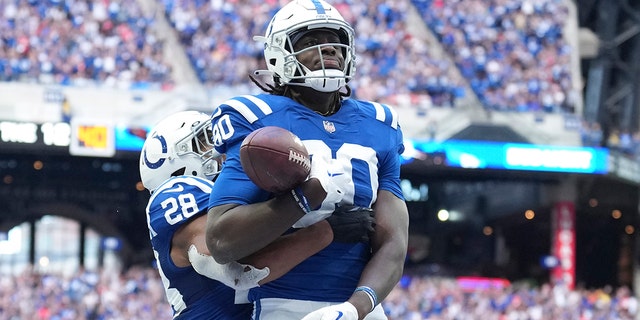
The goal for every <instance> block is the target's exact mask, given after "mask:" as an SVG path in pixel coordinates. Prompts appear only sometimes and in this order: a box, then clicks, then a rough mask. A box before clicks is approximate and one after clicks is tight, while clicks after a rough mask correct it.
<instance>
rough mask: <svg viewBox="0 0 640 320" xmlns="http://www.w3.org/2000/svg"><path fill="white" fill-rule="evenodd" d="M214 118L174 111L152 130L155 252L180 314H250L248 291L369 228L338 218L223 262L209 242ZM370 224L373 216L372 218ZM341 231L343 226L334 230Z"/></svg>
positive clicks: (148, 146) (149, 159) (150, 212)
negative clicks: (336, 241)
mask: <svg viewBox="0 0 640 320" xmlns="http://www.w3.org/2000/svg"><path fill="white" fill-rule="evenodd" d="M210 128H211V121H210V117H209V116H208V115H206V114H204V113H201V112H196V111H185V112H179V113H176V114H173V115H171V116H169V117H167V118H166V119H164V120H162V121H161V122H160V123H158V125H156V127H154V129H153V130H152V132H151V133H150V134H149V137H148V138H147V140H146V141H145V143H144V146H143V148H142V152H141V155H140V176H141V178H142V182H143V184H144V186H145V187H146V188H147V189H148V190H149V191H151V197H150V199H149V203H148V206H147V209H146V212H147V222H148V227H149V232H150V237H151V244H152V248H153V253H154V255H155V258H156V261H157V265H158V271H159V272H160V275H161V278H162V281H163V284H164V288H165V292H166V296H167V300H168V301H169V303H170V304H171V306H172V308H173V311H174V319H223V320H224V319H232V320H233V319H250V318H251V312H252V309H253V306H252V305H251V304H249V303H248V300H247V297H246V294H247V292H246V290H247V289H249V288H251V287H255V286H258V285H260V284H262V283H265V282H268V281H270V280H272V279H274V278H277V277H279V276H281V275H282V274H284V273H285V272H287V271H288V270H290V269H291V268H292V267H293V266H295V265H296V264H298V263H299V262H300V261H302V260H304V259H305V258H307V257H309V256H310V255H311V254H313V253H316V252H318V251H319V250H320V249H322V248H324V247H325V246H327V245H328V244H329V243H330V242H331V241H332V239H334V238H335V237H338V238H341V237H343V236H341V234H343V233H344V234H352V233H355V234H361V235H362V234H366V231H368V230H367V228H368V227H367V226H366V225H365V227H364V228H360V231H358V228H350V227H349V225H350V224H352V221H351V220H345V219H342V220H340V218H337V219H335V220H332V221H330V222H329V223H326V224H315V225H313V226H310V227H308V228H305V229H304V231H303V232H298V233H296V234H291V235H287V236H283V237H280V238H278V239H276V241H274V242H273V243H271V244H270V245H269V246H267V247H266V248H265V249H263V250H261V251H260V252H257V253H256V254H254V255H252V256H251V257H249V258H247V259H245V261H246V263H251V264H253V265H255V266H258V267H253V266H252V265H249V264H240V263H238V262H231V263H227V264H224V265H223V264H219V263H217V262H215V260H213V258H212V257H211V255H210V254H209V250H208V249H207V247H206V244H205V240H204V239H205V226H206V219H207V215H206V212H207V208H208V202H209V194H210V192H211V189H212V187H213V182H212V180H213V178H214V177H215V176H216V175H217V173H218V168H219V166H220V160H221V159H222V157H221V156H220V154H218V153H217V152H215V151H213V150H212V145H211V143H210V142H209V141H210V140H209V139H210V137H211V130H210ZM364 221H365V224H366V222H367V220H364ZM334 231H335V232H334Z"/></svg>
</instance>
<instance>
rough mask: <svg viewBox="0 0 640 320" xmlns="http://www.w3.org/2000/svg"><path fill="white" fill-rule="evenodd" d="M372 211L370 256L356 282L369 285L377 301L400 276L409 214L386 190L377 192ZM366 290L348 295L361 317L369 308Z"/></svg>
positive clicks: (406, 239)
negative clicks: (372, 232) (374, 227)
mask: <svg viewBox="0 0 640 320" xmlns="http://www.w3.org/2000/svg"><path fill="white" fill-rule="evenodd" d="M374 211H375V213H376V229H375V232H374V234H373V236H372V238H371V247H372V251H373V256H372V257H371V259H370V260H369V262H368V263H367V266H366V267H365V269H364V271H363V273H362V276H361V277H360V282H359V284H358V285H359V286H366V287H368V288H370V289H371V291H372V293H373V295H374V296H375V300H377V301H376V303H380V302H381V301H382V300H384V298H386V297H387V295H388V294H389V292H391V290H392V289H393V287H394V286H395V285H396V284H397V283H398V281H399V280H400V277H402V273H403V270H404V261H405V259H406V255H407V246H408V241H409V240H408V239H409V236H408V234H409V230H408V229H409V214H408V212H407V207H406V204H405V203H404V201H402V200H401V199H399V198H397V197H396V196H394V195H393V194H392V193H390V192H387V191H381V192H380V193H379V194H378V200H377V202H376V205H375V208H374ZM367 290H368V289H367ZM367 290H364V291H362V290H360V291H357V292H354V294H353V295H352V296H351V298H350V299H349V302H351V303H352V304H353V305H354V306H355V307H356V309H358V314H359V315H360V318H361V319H362V318H363V317H364V316H365V315H366V314H367V313H369V312H370V311H371V309H372V305H371V299H370V295H367V293H366V291H367ZM374 307H375V306H374Z"/></svg>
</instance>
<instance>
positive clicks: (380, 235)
mask: <svg viewBox="0 0 640 320" xmlns="http://www.w3.org/2000/svg"><path fill="white" fill-rule="evenodd" d="M254 39H256V40H259V41H260V42H262V43H263V45H264V56H265V61H266V64H267V68H268V70H259V71H256V75H258V76H259V75H267V76H269V77H270V80H269V81H267V82H261V81H259V80H258V79H257V78H256V77H251V78H252V80H253V81H254V83H256V84H257V85H258V86H259V87H260V88H261V89H263V90H264V91H266V92H267V93H265V94H258V95H244V96H238V97H234V98H232V99H229V100H228V101H225V102H223V103H222V104H221V105H219V106H218V107H217V108H216V109H215V110H214V112H213V114H212V123H213V128H212V129H213V141H214V145H215V148H216V150H217V151H218V152H220V153H226V154H227V160H226V163H227V164H228V165H225V167H224V169H223V170H222V171H221V173H220V175H219V177H218V180H217V181H218V182H217V184H216V185H215V186H214V188H213V191H212V193H211V198H210V203H209V204H210V207H211V208H210V210H209V220H208V226H207V246H208V248H209V250H210V251H211V253H212V254H213V256H214V258H215V259H216V260H217V261H218V262H221V263H227V262H230V261H234V260H237V259H238V258H240V257H243V256H245V255H248V254H250V253H252V252H254V251H256V250H258V249H259V248H261V247H262V246H264V245H266V244H267V243H270V242H271V241H273V239H275V238H276V237H278V236H280V235H281V234H284V233H287V234H295V233H296V230H300V229H298V227H303V226H308V225H313V223H315V222H317V221H322V220H323V219H325V218H327V217H328V216H331V215H332V214H333V215H335V214H336V212H340V209H339V208H342V207H344V206H345V205H355V206H357V207H371V208H373V210H374V212H375V217H376V230H375V232H374V234H373V235H372V237H371V238H370V241H362V242H358V243H343V242H340V241H333V242H332V243H331V244H330V245H329V246H328V247H327V248H325V249H323V250H321V251H320V252H318V253H317V254H314V255H313V256H311V257H309V258H308V259H306V260H305V261H303V262H302V263H300V264H299V265H297V266H296V267H295V268H293V269H292V270H291V271H289V272H288V273H286V274H285V275H284V276H282V277H280V278H278V279H276V280H274V281H272V282H269V283H267V284H265V285H262V286H260V287H256V288H252V289H250V291H249V292H250V293H249V298H250V300H251V301H252V302H253V303H254V304H255V313H254V319H261V320H270V319H274V320H286V319H301V318H303V317H305V316H306V317H305V319H338V318H339V319H341V320H350V319H363V318H366V319H386V316H385V314H384V311H383V310H382V307H381V306H380V305H379V303H380V301H381V300H382V299H384V298H385V297H386V296H387V295H388V294H389V292H390V291H391V290H392V288H393V287H394V285H395V284H396V283H397V282H398V281H399V279H400V277H401V275H402V272H403V267H404V261H405V258H406V253H407V238H408V221H409V219H408V211H407V207H406V203H405V202H404V198H403V195H402V192H401V188H400V154H401V153H402V152H403V150H404V146H403V143H402V142H403V136H402V131H401V129H400V126H399V125H398V119H397V114H396V113H395V112H394V111H393V110H392V109H391V108H390V107H388V106H386V105H383V104H380V103H375V102H368V101H360V100H355V99H349V98H348V97H349V95H350V93H351V91H350V88H349V86H348V85H347V84H348V82H349V81H350V80H351V79H352V77H353V76H354V72H355V69H356V68H355V53H354V33H353V29H352V28H351V26H350V25H349V24H348V23H347V22H346V21H345V20H344V18H343V17H342V16H341V14H340V13H339V12H338V11H337V10H336V8H334V7H333V6H331V5H329V4H328V3H326V2H325V1H322V0H294V1H292V2H290V3H289V4H287V5H285V6H284V7H282V8H281V9H280V10H279V11H278V12H277V13H276V14H275V15H274V17H273V18H272V20H271V22H270V23H269V25H268V26H267V30H266V33H265V35H264V37H254ZM264 126H279V127H282V128H285V129H287V130H290V131H291V132H293V133H294V134H296V135H297V136H298V137H300V138H301V140H302V141H303V142H304V144H305V146H306V148H307V150H308V151H309V154H310V155H311V166H312V170H311V171H312V174H311V176H310V178H309V179H308V180H307V181H305V182H304V183H303V184H301V185H300V186H297V187H295V188H293V189H292V190H290V192H286V193H283V194H277V195H274V194H270V193H268V192H266V191H264V190H261V189H260V188H258V187H257V186H256V185H255V184H253V183H252V182H251V180H250V179H249V178H248V177H247V175H246V174H245V173H244V172H243V171H242V169H241V167H240V158H239V147H240V145H241V143H242V141H243V139H244V138H245V137H246V136H247V135H248V134H250V133H251V132H252V131H253V130H256V129H257V128H261V127H264ZM336 208H338V210H336ZM334 210H336V211H334ZM355 211H357V210H354V212H355ZM298 232H299V231H298ZM245 235H246V236H245Z"/></svg>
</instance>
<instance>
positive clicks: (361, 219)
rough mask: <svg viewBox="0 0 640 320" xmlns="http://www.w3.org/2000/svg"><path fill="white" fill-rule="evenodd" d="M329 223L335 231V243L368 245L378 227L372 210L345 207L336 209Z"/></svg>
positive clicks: (329, 218)
mask: <svg viewBox="0 0 640 320" xmlns="http://www.w3.org/2000/svg"><path fill="white" fill-rule="evenodd" d="M327 221H328V222H329V224H330V225H331V229H332V230H333V241H336V242H345V243H356V242H365V243H368V242H369V234H370V233H371V232H373V231H374V228H375V225H376V220H375V218H374V213H373V210H372V209H371V208H367V207H356V206H345V205H343V206H338V207H336V210H335V211H334V212H333V214H331V216H329V217H328V218H327Z"/></svg>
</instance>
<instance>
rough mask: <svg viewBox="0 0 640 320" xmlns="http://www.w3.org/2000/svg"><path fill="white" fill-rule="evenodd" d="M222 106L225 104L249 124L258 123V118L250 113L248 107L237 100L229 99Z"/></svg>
mask: <svg viewBox="0 0 640 320" xmlns="http://www.w3.org/2000/svg"><path fill="white" fill-rule="evenodd" d="M224 104H226V105H228V106H229V107H231V108H233V109H234V110H236V111H237V112H238V113H239V114H241V115H242V116H243V117H244V118H245V119H247V121H249V123H254V122H256V121H258V116H257V115H256V114H255V113H254V112H253V111H251V109H250V108H249V106H247V105H246V104H244V103H242V102H241V101H238V100H235V99H231V100H227V101H225V102H224Z"/></svg>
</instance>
